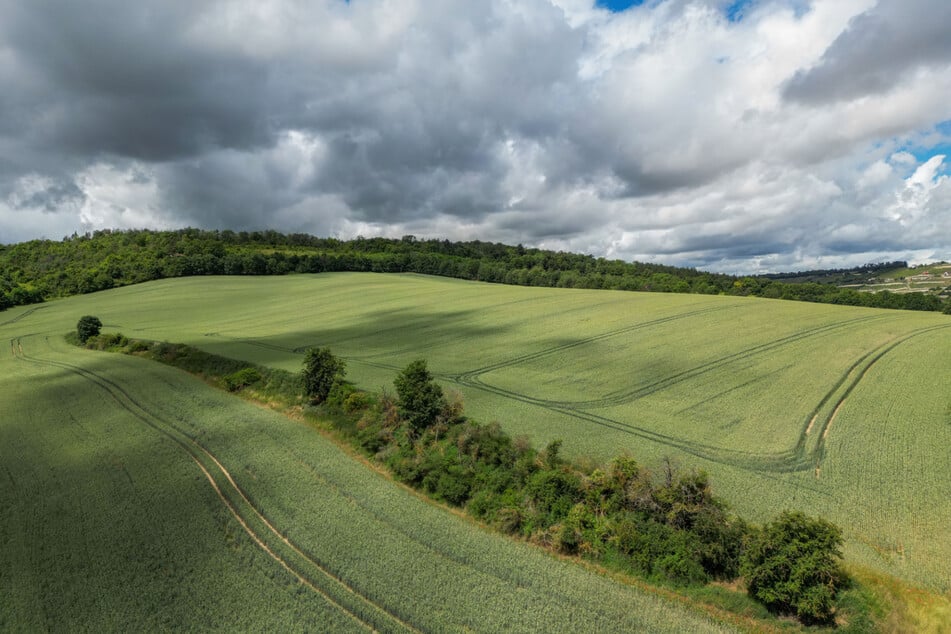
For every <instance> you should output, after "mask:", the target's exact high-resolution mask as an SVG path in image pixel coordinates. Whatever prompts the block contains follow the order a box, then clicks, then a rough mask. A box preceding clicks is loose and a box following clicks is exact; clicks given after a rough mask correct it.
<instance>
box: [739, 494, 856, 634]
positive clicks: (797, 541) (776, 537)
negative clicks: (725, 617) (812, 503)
mask: <svg viewBox="0 0 951 634" xmlns="http://www.w3.org/2000/svg"><path fill="white" fill-rule="evenodd" d="M841 546H842V531H841V530H840V529H839V528H838V527H837V526H835V525H834V524H832V523H830V522H828V521H826V520H824V519H822V518H815V519H814V518H811V517H808V516H806V515H804V514H803V513H799V512H790V511H786V512H784V513H782V514H781V515H780V516H779V517H778V518H777V519H775V520H774V521H772V522H770V523H769V524H766V525H765V526H764V527H763V528H762V529H761V530H759V531H757V532H755V533H752V534H751V536H750V538H749V540H748V542H747V544H746V548H745V549H744V551H743V556H742V563H741V571H742V574H743V576H744V577H745V578H746V585H747V588H748V591H749V594H750V596H752V597H753V598H754V599H756V600H757V601H760V602H761V603H763V604H764V605H766V607H767V608H769V610H770V611H772V612H778V613H783V614H795V615H796V616H797V617H798V618H799V620H801V621H802V622H803V623H806V624H825V623H830V622H832V617H833V612H834V603H835V596H836V593H837V592H838V591H839V589H840V588H841V587H843V586H844V585H845V583H846V577H845V574H844V573H843V572H842V570H841V568H840V567H839V560H840V559H841V557H842V553H841V551H840V548H841Z"/></svg>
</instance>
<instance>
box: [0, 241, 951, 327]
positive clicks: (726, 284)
mask: <svg viewBox="0 0 951 634" xmlns="http://www.w3.org/2000/svg"><path fill="white" fill-rule="evenodd" d="M892 264H895V263H892ZM871 266H885V265H871ZM325 271H372V272H380V273H394V272H412V273H422V274H426V275H440V276H445V277H455V278H461V279H469V280H479V281H484V282H494V283H500V284H515V285H521V286H547V287H566V288H600V289H613V290H627V291H652V292H667V293H697V294H709V295H751V296H756V297H767V298H773V299H788V300H798V301H809V302H819V303H830V304H848V305H853V306H870V307H878V308H899V309H907V310H928V311H936V310H948V307H949V306H951V302H946V301H944V300H942V298H940V297H938V296H937V295H936V294H935V293H894V292H881V293H868V292H859V291H858V290H855V289H848V288H839V287H837V286H836V285H835V284H834V283H820V282H817V281H816V280H812V279H803V280H801V281H800V280H799V279H793V278H795V277H796V276H787V277H786V278H782V277H780V278H775V279H774V277H775V276H749V277H737V276H733V275H725V274H721V273H708V272H703V271H697V270H696V269H689V268H680V267H674V266H665V265H661V264H644V263H639V262H624V261H621V260H608V259H605V258H595V257H593V256H591V255H582V254H576V253H565V252H561V251H558V252H555V251H547V250H542V249H533V248H527V247H523V246H522V245H516V246H511V245H506V244H500V243H492V242H481V241H478V240H474V241H467V242H451V241H449V240H436V239H430V240H419V239H417V238H415V237H414V236H404V237H403V238H401V239H389V238H356V239H354V240H337V239H335V238H319V237H315V236H311V235H307V234H301V233H295V234H282V233H279V232H277V231H251V232H247V231H241V232H235V231H227V230H226V231H208V230H201V229H180V230H176V231H150V230H129V231H110V230H103V231H96V232H93V233H86V234H83V235H78V234H74V235H72V236H70V237H67V238H64V239H63V240H61V241H58V242H57V241H52V240H32V241H29V242H22V243H19V244H14V245H7V246H0V310H2V309H4V308H8V307H10V306H16V305H21V304H32V303H37V302H41V301H43V300H45V299H51V298H55V297H65V296H69V295H76V294H83V293H91V292H94V291H99V290H104V289H108V288H113V287H117V286H126V285H129V284H136V283H139V282H145V281H149V280H155V279H162V278H170V277H186V276H193V275H284V274H288V273H321V272H325ZM803 276H807V274H800V275H799V276H798V277H803ZM807 277H808V276H807ZM794 281H795V282H796V283H790V282H794Z"/></svg>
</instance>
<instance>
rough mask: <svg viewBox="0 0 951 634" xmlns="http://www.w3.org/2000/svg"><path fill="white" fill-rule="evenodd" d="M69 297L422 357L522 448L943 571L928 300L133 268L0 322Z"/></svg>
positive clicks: (851, 552)
mask: <svg viewBox="0 0 951 634" xmlns="http://www.w3.org/2000/svg"><path fill="white" fill-rule="evenodd" d="M24 313H25V311H24V310H22V309H20V310H18V311H8V312H7V313H5V314H4V318H5V319H6V320H7V321H9V320H10V319H15V318H17V316H18V315H22V314H24ZM83 314H94V315H98V316H99V317H100V318H101V319H102V320H103V322H104V323H105V329H104V330H107V331H116V330H121V331H122V332H123V333H125V334H127V335H129V336H134V337H139V338H151V339H155V340H169V341H177V342H182V343H187V344H191V345H195V346H198V347H201V348H203V349H205V350H207V351H209V352H211V353H214V354H219V355H223V356H228V357H233V358H238V359H245V360H248V361H253V362H257V363H261V364H264V365H268V366H272V367H277V368H283V369H287V370H291V371H297V370H299V368H300V364H301V360H302V358H303V350H304V349H306V348H307V347H308V346H329V347H330V348H331V349H332V350H333V351H334V353H335V354H338V355H342V356H343V357H345V358H346V360H347V362H348V373H349V378H351V379H352V380H354V381H355V382H356V383H357V384H359V385H360V386H361V387H364V388H366V389H370V390H378V389H380V388H385V389H390V390H392V386H391V383H390V381H391V380H392V377H393V376H394V375H395V371H396V370H398V369H400V368H402V367H404V366H405V365H406V364H407V363H408V362H409V361H411V360H413V359H415V358H418V357H425V358H426V359H427V360H428V362H429V367H430V369H431V370H433V371H434V372H435V373H436V374H437V375H438V376H439V380H440V381H441V382H442V384H443V385H444V386H445V387H447V388H450V389H455V390H458V391H460V392H461V393H462V394H463V395H464V397H465V400H466V404H467V411H468V412H469V413H470V415H472V416H474V417H475V418H477V419H480V420H483V421H490V420H493V419H497V420H499V421H500V422H501V423H502V425H503V426H504V427H505V428H506V429H507V430H508V431H510V432H511V433H514V434H527V435H528V436H529V437H530V438H531V439H532V441H533V442H534V443H535V444H536V445H537V446H541V445H544V444H546V443H547V442H549V441H550V440H553V439H556V438H563V439H564V440H565V450H566V451H567V452H569V453H572V454H574V455H576V456H590V457H592V458H593V459H595V460H605V459H608V458H610V457H612V456H614V455H616V454H617V453H620V452H621V451H629V452H630V453H631V454H633V455H634V456H636V457H637V458H638V460H640V461H641V462H643V463H647V464H659V462H660V461H661V460H662V459H663V458H664V457H670V458H671V459H673V460H674V461H675V462H680V463H682V464H683V465H684V466H687V467H691V466H698V467H701V468H703V469H705V470H707V471H708V472H709V473H710V474H711V477H712V479H713V482H714V486H715V487H716V492H717V494H719V495H722V496H724V497H726V498H727V499H729V500H730V501H731V502H732V504H733V505H734V507H735V508H736V509H737V510H738V512H739V513H740V514H742V515H744V516H745V517H747V518H749V519H751V520H754V521H763V520H765V519H767V518H769V517H771V516H773V515H775V514H776V513H778V512H779V511H781V510H783V509H786V508H796V509H800V510H803V511H805V512H807V513H812V514H821V515H823V516H825V517H827V518H828V519H830V520H832V521H834V522H836V523H837V524H839V525H840V526H842V527H843V528H844V530H845V537H846V555H847V559H848V560H849V561H850V562H852V563H853V565H861V566H865V567H867V568H869V569H871V570H874V571H876V573H877V574H888V575H894V576H896V577H898V578H899V579H902V580H904V582H906V583H910V584H913V585H919V586H922V587H924V588H927V589H929V590H931V591H936V592H938V593H948V592H949V591H951V570H949V568H948V566H947V565H946V563H945V562H947V561H949V560H951V534H949V529H948V527H949V526H951V499H949V497H948V495H947V492H948V491H949V490H951V453H949V452H947V451H946V450H945V448H946V447H948V446H949V445H951V418H949V412H951V395H949V393H948V392H947V390H946V387H942V386H943V382H942V377H945V376H947V375H948V374H949V370H951V354H949V352H951V320H949V318H948V317H947V316H943V315H936V314H919V313H911V312H905V311H883V310H872V309H861V308H851V307H836V306H825V305H813V304H803V303H794V302H782V301H770V300H760V299H746V298H736V297H700V296H689V295H660V294H636V293H618V292H608V291H582V290H567V289H538V288H522V287H507V286H498V285H485V284H478V283H469V282H463V281H458V280H448V279H442V278H426V277H423V276H414V275H373V274H346V273H344V274H325V275H318V276H305V275H301V276H290V277H284V278H259V279H255V278H233V277H231V278H192V279H180V280H169V281H160V282H153V283H149V284H144V285H140V286H135V287H129V288H124V289H117V290H113V291H108V292H104V293H99V294H96V295H92V296H84V297H76V298H71V299H70V300H68V301H64V302H54V303H51V304H49V305H47V306H44V307H40V309H39V310H38V311H36V312H34V313H30V314H28V315H27V317H24V318H23V319H21V320H20V321H18V322H14V324H8V325H7V327H6V328H4V331H5V332H17V333H20V332H23V333H26V332H37V331H38V329H39V330H44V329H45V331H47V332H63V331H65V330H68V329H69V328H71V327H73V326H74V325H75V320H76V319H77V318H78V316H79V315H83ZM938 618H946V616H945V617H940V615H939V617H938Z"/></svg>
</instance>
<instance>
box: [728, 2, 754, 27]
mask: <svg viewBox="0 0 951 634" xmlns="http://www.w3.org/2000/svg"><path fill="white" fill-rule="evenodd" d="M755 1H756V0H734V1H733V2H732V3H730V4H729V5H728V6H727V8H726V17H727V19H728V20H729V21H730V22H739V21H740V20H742V19H743V18H744V17H745V15H746V10H747V9H749V8H750V7H751V6H753V4H754V3H755Z"/></svg>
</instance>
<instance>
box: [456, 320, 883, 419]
mask: <svg viewBox="0 0 951 634" xmlns="http://www.w3.org/2000/svg"><path fill="white" fill-rule="evenodd" d="M883 317H885V316H883V315H870V316H865V317H859V318H856V319H850V320H847V321H841V322H836V323H834V324H825V325H822V326H816V327H815V328H810V329H807V330H801V331H799V332H796V333H792V334H790V335H787V336H785V337H781V338H779V339H775V340H773V341H769V342H766V343H763V344H759V345H756V346H752V347H750V348H746V349H744V350H739V351H737V352H734V353H731V354H728V355H725V356H722V357H719V358H717V359H712V360H710V361H707V362H704V363H702V364H700V365H697V366H694V367H692V368H688V369H686V370H682V371H680V372H677V373H675V374H671V375H669V376H665V377H663V378H660V379H657V380H656V381H653V382H651V383H648V384H647V385H642V386H639V387H636V388H633V389H628V390H623V391H616V392H614V393H612V394H608V395H606V396H605V397H603V398H599V399H590V400H586V401H554V400H550V399H541V398H536V397H531V396H528V395H526V394H523V393H520V392H515V391H512V390H507V389H505V388H500V387H497V386H493V385H491V384H488V383H486V382H484V381H482V380H481V379H480V378H479V377H478V376H477V375H478V374H481V372H479V371H476V372H475V373H469V374H465V375H462V376H461V377H460V380H459V381H458V382H460V383H461V384H463V385H467V386H469V387H477V388H480V389H485V390H487V391H491V392H494V393H496V394H499V395H500V396H505V395H507V394H508V395H513V396H514V395H516V394H518V395H519V396H523V397H526V398H529V399H531V400H533V401H535V402H536V403H537V404H538V405H541V406H545V405H553V406H559V407H569V408H572V409H602V408H605V407H614V406H617V405H626V404H628V403H631V402H633V401H636V400H638V399H641V398H644V397H646V396H650V395H651V394H654V393H656V392H660V391H662V390H665V389H667V388H670V387H672V386H674V385H677V384H679V383H682V382H684V381H687V380H690V379H693V378H696V377H698V376H702V375H704V374H707V373H709V372H712V371H715V370H717V369H719V368H721V367H723V366H725V365H728V364H730V363H734V362H736V361H741V360H744V359H749V358H752V357H755V356H757V355H760V354H763V353H765V352H771V351H773V350H775V349H777V348H782V347H783V346H786V345H789V344H792V343H797V342H799V341H802V340H805V339H809V338H811V337H815V336H820V335H825V334H829V333H831V332H834V331H836V330H839V329H842V328H846V327H850V326H853V325H855V324H857V323H862V322H866V321H870V320H875V319H882V318H883ZM605 338H606V337H605ZM585 343H587V341H586V342H585ZM539 356H540V355H539ZM520 362H521V360H518V361H515V362H512V363H500V364H496V365H497V367H495V368H492V369H499V368H502V367H507V366H510V365H515V364H516V363H520Z"/></svg>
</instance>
